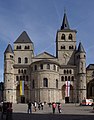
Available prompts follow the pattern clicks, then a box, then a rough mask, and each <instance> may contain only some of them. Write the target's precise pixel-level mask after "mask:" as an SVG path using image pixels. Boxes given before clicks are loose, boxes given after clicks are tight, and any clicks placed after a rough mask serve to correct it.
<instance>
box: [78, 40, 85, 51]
mask: <svg viewBox="0 0 94 120" xmlns="http://www.w3.org/2000/svg"><path fill="white" fill-rule="evenodd" d="M77 52H85V50H84V47H83V45H82V44H81V42H80V43H79V46H78V50H77Z"/></svg>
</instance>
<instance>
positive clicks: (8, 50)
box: [4, 44, 13, 54]
mask: <svg viewBox="0 0 94 120" xmlns="http://www.w3.org/2000/svg"><path fill="white" fill-rule="evenodd" d="M5 53H13V50H12V47H11V45H10V44H8V46H7V48H6V50H5V52H4V54H5Z"/></svg>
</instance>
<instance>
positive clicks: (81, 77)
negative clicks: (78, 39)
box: [76, 43, 86, 102]
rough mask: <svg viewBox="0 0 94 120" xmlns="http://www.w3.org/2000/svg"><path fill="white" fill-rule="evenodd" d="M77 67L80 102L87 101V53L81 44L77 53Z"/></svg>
mask: <svg viewBox="0 0 94 120" xmlns="http://www.w3.org/2000/svg"><path fill="white" fill-rule="evenodd" d="M76 65H77V82H76V85H77V96H78V97H77V98H79V99H78V101H79V102H81V101H82V100H83V99H86V52H85V50H84V48H83V46H82V44H81V43H79V46H78V50H77V53H76Z"/></svg>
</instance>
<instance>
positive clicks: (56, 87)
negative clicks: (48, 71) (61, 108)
mask: <svg viewBox="0 0 94 120" xmlns="http://www.w3.org/2000/svg"><path fill="white" fill-rule="evenodd" d="M56 88H58V80H57V79H56Z"/></svg>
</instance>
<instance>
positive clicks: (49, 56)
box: [34, 52, 55, 59]
mask: <svg viewBox="0 0 94 120" xmlns="http://www.w3.org/2000/svg"><path fill="white" fill-rule="evenodd" d="M34 58H39V59H41V58H42V59H45V58H55V56H53V55H51V54H49V53H47V52H43V53H40V54H39V55H37V56H35V57H34Z"/></svg>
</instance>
